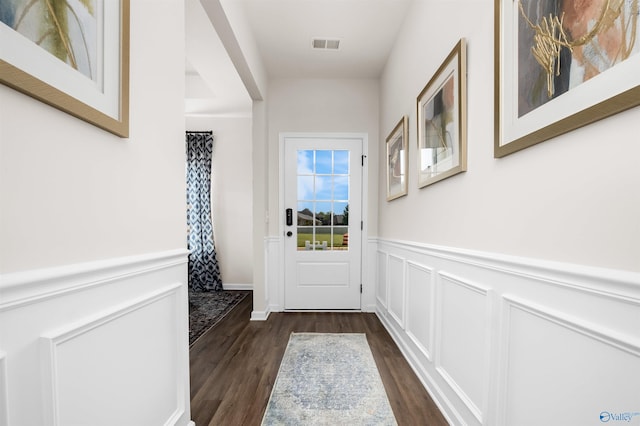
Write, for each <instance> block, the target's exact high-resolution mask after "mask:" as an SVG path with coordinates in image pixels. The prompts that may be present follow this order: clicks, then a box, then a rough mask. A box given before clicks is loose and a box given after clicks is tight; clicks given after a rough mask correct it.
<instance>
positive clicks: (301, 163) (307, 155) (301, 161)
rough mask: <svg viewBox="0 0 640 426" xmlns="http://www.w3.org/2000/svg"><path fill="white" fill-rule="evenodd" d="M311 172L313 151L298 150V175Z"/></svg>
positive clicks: (310, 173)
mask: <svg viewBox="0 0 640 426" xmlns="http://www.w3.org/2000/svg"><path fill="white" fill-rule="evenodd" d="M312 174H313V151H312V150H298V175H312Z"/></svg>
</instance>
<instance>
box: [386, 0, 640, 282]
mask: <svg viewBox="0 0 640 426" xmlns="http://www.w3.org/2000/svg"><path fill="white" fill-rule="evenodd" d="M412 8H413V9H412V10H411V11H410V12H409V13H408V15H407V16H408V19H407V21H406V22H405V25H404V28H403V32H402V33H401V34H400V36H399V37H398V40H397V42H396V45H395V47H394V50H393V54H392V56H391V58H390V59H389V62H388V64H387V67H386V69H385V71H384V74H383V76H382V80H381V122H380V126H381V130H380V133H381V136H382V137H384V136H386V135H387V134H388V132H389V131H390V130H391V129H392V128H393V126H394V124H395V123H397V122H398V120H399V118H400V117H401V116H402V115H403V114H406V115H408V116H409V126H410V127H409V130H410V131H409V155H410V158H409V165H410V169H409V173H410V174H409V195H408V196H407V197H404V198H402V199H399V200H397V201H392V202H390V203H387V202H386V201H385V198H384V196H383V195H384V188H385V186H384V185H383V181H382V178H383V176H381V180H380V181H379V182H380V187H379V191H380V192H379V199H380V204H379V209H380V228H379V235H380V236H381V237H385V238H393V239H400V240H411V241H425V242H429V243H431V244H438V245H443V246H453V247H464V248H472V249H478V250H486V251H491V252H498V253H507V254H511V255H518V256H528V257H533V258H541V259H550V260H556V261H563V262H570V263H577V264H583V265H595V266H602V267H607V268H618V269H625V270H631V271H640V221H638V219H637V218H638V217H640V169H638V167H636V165H635V164H636V159H637V158H638V157H640V144H638V143H637V133H638V130H640V126H639V125H638V122H639V119H640V108H637V107H636V108H634V109H632V110H630V111H627V112H624V113H621V114H618V115H616V116H614V117H612V118H609V119H606V120H604V121H601V122H597V123H595V124H592V125H590V126H587V127H584V128H582V129H579V130H577V131H574V132H571V133H569V134H565V135H562V136H559V137H557V138H555V139H554V140H551V141H547V142H544V143H542V144H538V145H536V146H534V147H532V148H528V149H526V150H523V151H520V152H518V153H515V154H513V155H511V156H508V157H506V158H503V159H497V160H496V159H494V158H493V134H494V133H493V79H494V75H493V72H494V69H493V1H490V0H474V1H447V2H444V1H415V2H413V4H412ZM450 16H455V19H445V18H443V17H450ZM461 37H465V38H467V40H468V171H467V172H466V173H464V174H460V175H457V176H455V177H452V178H450V179H447V180H445V181H442V182H439V183H437V184H435V185H432V186H428V187H426V188H423V189H418V188H417V185H416V182H417V171H416V168H417V166H416V164H417V160H416V106H415V100H416V97H417V95H418V94H419V93H420V91H421V90H422V88H423V87H424V86H425V84H426V83H427V82H428V81H429V79H430V78H431V76H432V75H433V73H434V72H435V71H436V70H437V68H438V67H439V65H440V64H441V63H442V61H443V60H444V59H445V57H446V55H447V54H448V53H449V51H450V50H451V49H452V48H453V47H454V46H455V44H456V42H457V41H458V40H459V39H460V38H461ZM380 150H381V151H380V152H382V146H381V147H380ZM383 167H384V164H383V163H382V162H381V163H380V168H383ZM398 217H405V218H407V219H409V218H415V220H394V218H398Z"/></svg>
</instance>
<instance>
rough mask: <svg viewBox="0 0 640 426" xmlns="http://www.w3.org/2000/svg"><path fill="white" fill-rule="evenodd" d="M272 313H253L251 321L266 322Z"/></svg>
mask: <svg viewBox="0 0 640 426" xmlns="http://www.w3.org/2000/svg"><path fill="white" fill-rule="evenodd" d="M270 313H271V311H268V310H267V311H252V312H251V321H266V320H267V318H269V314H270Z"/></svg>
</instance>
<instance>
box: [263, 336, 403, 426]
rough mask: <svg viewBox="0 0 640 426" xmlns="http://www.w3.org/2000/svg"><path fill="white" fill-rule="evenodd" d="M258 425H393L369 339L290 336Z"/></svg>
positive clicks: (393, 419)
mask: <svg viewBox="0 0 640 426" xmlns="http://www.w3.org/2000/svg"><path fill="white" fill-rule="evenodd" d="M262 424H263V425H265V426H267V425H268V426H272V425H396V420H395V417H394V416H393V411H392V410H391V406H390V405H389V399H388V398H387V394H386V393H385V390H384V385H383V384H382V379H381V378H380V374H379V373H378V369H377V368H376V364H375V361H374V359H373V355H372V354H371V349H370V348H369V344H368V343H367V337H366V336H365V335H364V334H351V333H349V334H324V333H292V334H291V337H290V338H289V343H288V345H287V348H286V350H285V353H284V357H283V359H282V363H281V365H280V370H279V371H278V376H277V378H276V382H275V384H274V387H273V390H272V392H271V398H270V399H269V404H268V405H267V409H266V411H265V414H264V418H263V420H262Z"/></svg>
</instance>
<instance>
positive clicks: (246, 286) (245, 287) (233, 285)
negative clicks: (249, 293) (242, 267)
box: [222, 283, 253, 290]
mask: <svg viewBox="0 0 640 426" xmlns="http://www.w3.org/2000/svg"><path fill="white" fill-rule="evenodd" d="M222 288H224V289H225V290H253V284H237V283H222Z"/></svg>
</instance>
